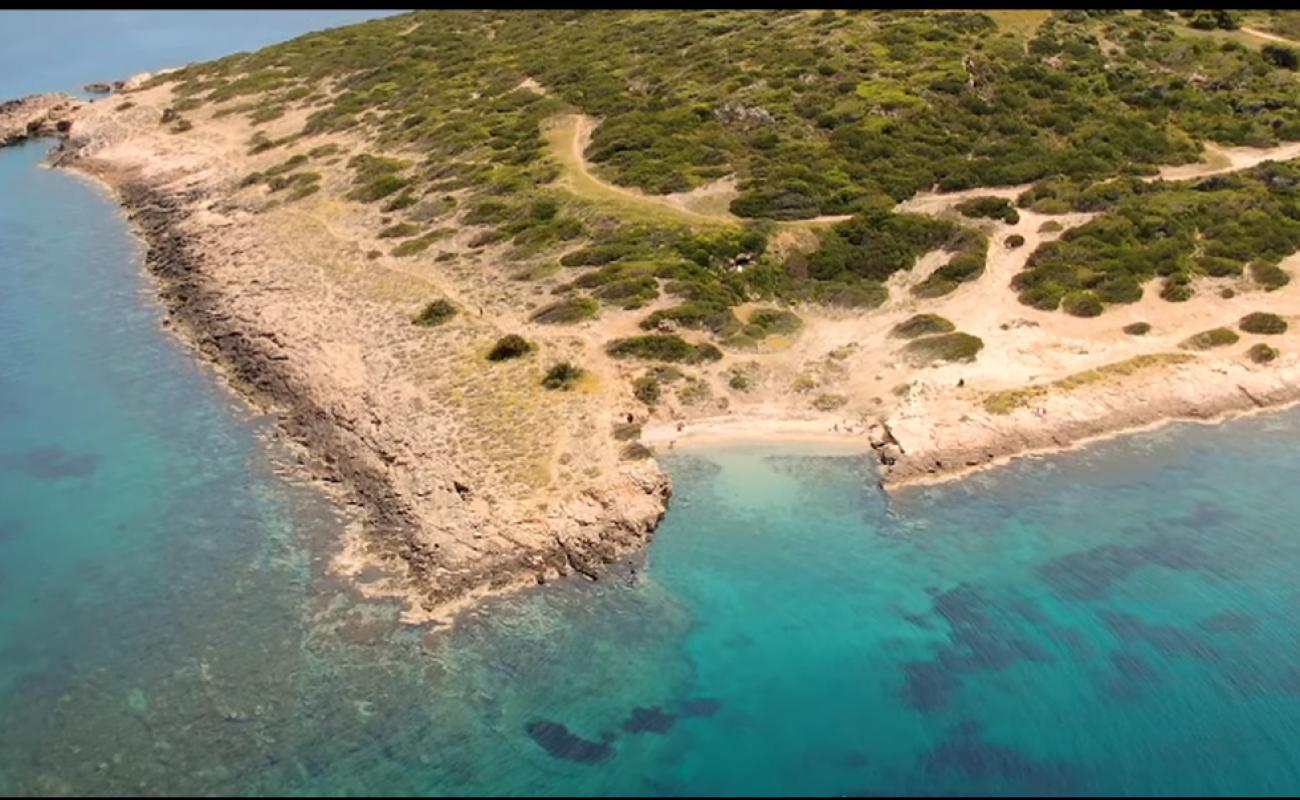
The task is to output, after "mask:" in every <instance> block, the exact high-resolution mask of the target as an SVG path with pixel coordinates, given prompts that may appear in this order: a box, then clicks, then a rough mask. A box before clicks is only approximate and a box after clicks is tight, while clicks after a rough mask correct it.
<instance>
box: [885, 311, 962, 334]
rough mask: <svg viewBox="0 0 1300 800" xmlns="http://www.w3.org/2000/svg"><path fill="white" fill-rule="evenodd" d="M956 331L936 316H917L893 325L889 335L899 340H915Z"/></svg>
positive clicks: (954, 327) (943, 319)
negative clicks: (919, 337)
mask: <svg viewBox="0 0 1300 800" xmlns="http://www.w3.org/2000/svg"><path fill="white" fill-rule="evenodd" d="M956 329H957V326H956V325H953V324H952V323H951V322H949V321H948V320H947V319H945V318H943V317H941V316H939V315H938V314H917V315H916V316H914V317H909V318H907V319H905V320H903V321H902V322H900V323H898V324H897V325H895V326H894V328H893V330H891V331H890V335H891V336H897V337H899V338H900V339H915V338H916V337H918V336H930V335H932V334H936V333H952V332H953V331H955V330H956Z"/></svg>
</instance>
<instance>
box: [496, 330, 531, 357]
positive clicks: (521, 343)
mask: <svg viewBox="0 0 1300 800" xmlns="http://www.w3.org/2000/svg"><path fill="white" fill-rule="evenodd" d="M536 348H537V345H535V344H533V343H532V342H530V341H528V340H527V339H525V338H524V337H522V336H520V335H519V334H517V333H508V334H506V335H505V336H502V337H501V338H500V339H497V342H496V344H494V345H492V349H491V350H490V351H489V352H488V355H487V357H488V361H509V360H510V359H512V358H522V357H523V356H526V355H528V354H529V353H531V352H533V350H535V349H536Z"/></svg>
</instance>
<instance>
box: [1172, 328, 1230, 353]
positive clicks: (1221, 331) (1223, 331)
mask: <svg viewBox="0 0 1300 800" xmlns="http://www.w3.org/2000/svg"><path fill="white" fill-rule="evenodd" d="M1239 339H1241V337H1240V336H1238V335H1237V332H1236V331H1234V330H1232V329H1231V328H1211V329H1210V330H1208V331H1201V332H1200V333H1198V334H1196V335H1195V336H1192V337H1189V338H1188V339H1186V340H1185V341H1184V342H1183V343H1182V344H1180V345H1179V347H1182V348H1184V349H1186V350H1209V349H1211V348H1213V347H1224V346H1225V345H1230V344H1236V343H1237V341H1238V340H1239Z"/></svg>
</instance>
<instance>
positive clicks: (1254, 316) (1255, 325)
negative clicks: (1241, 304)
mask: <svg viewBox="0 0 1300 800" xmlns="http://www.w3.org/2000/svg"><path fill="white" fill-rule="evenodd" d="M1237 327H1238V328H1240V329H1241V330H1243V331H1245V332H1246V333H1260V334H1277V333H1286V329H1287V324H1286V320H1284V319H1282V318H1281V317H1279V316H1278V315H1277V314H1270V313H1268V312H1266V311H1256V312H1254V313H1251V314H1247V315H1246V316H1244V317H1242V318H1241V320H1240V321H1239V322H1238V323H1237Z"/></svg>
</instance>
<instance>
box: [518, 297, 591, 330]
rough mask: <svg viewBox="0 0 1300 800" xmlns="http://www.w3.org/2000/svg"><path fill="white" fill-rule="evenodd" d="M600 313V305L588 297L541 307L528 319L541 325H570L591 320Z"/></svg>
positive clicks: (574, 298) (573, 298)
mask: <svg viewBox="0 0 1300 800" xmlns="http://www.w3.org/2000/svg"><path fill="white" fill-rule="evenodd" d="M599 312H600V304H599V303H597V302H596V301H595V300H592V299H591V298H589V297H572V298H569V299H568V300H561V301H559V302H557V303H551V304H550V305H548V306H543V307H542V308H540V309H538V310H537V311H535V312H533V315H532V316H531V317H529V319H531V320H532V321H533V322H540V323H542V324H543V325H572V324H573V323H575V322H582V321H583V320H584V319H591V318H593V317H595V316H596V314H598V313H599Z"/></svg>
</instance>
